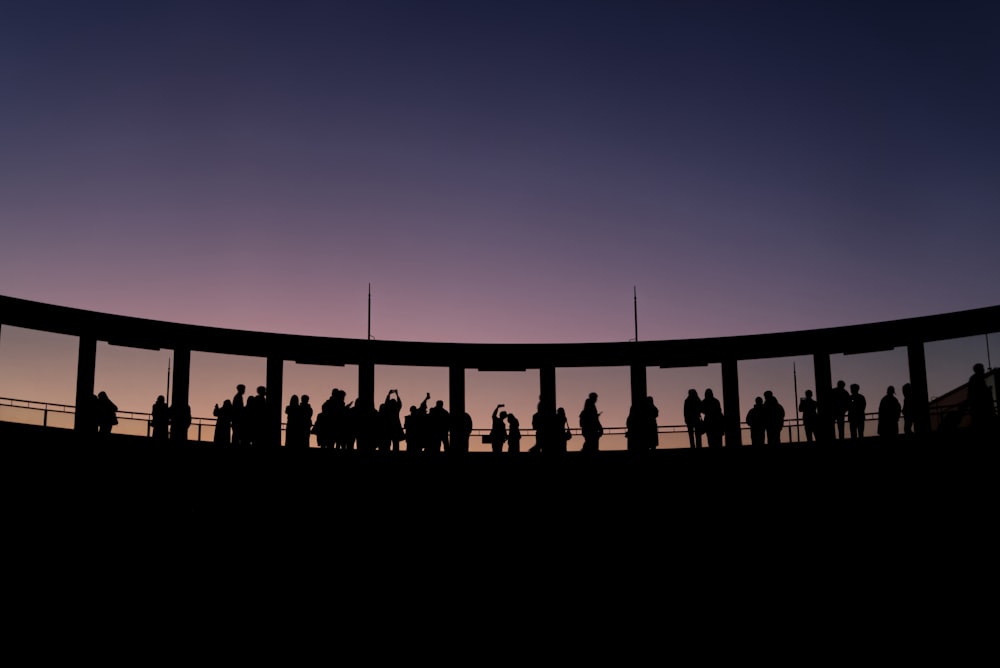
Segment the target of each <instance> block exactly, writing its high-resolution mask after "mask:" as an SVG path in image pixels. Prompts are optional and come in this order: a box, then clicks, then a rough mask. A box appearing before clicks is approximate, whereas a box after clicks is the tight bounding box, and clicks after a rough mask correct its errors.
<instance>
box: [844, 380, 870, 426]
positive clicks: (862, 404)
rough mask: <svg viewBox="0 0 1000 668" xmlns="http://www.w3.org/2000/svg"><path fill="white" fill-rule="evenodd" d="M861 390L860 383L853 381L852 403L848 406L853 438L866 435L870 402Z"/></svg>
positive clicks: (848, 419)
mask: <svg viewBox="0 0 1000 668" xmlns="http://www.w3.org/2000/svg"><path fill="white" fill-rule="evenodd" d="M860 390H861V386H860V385H858V384H857V383H851V395H850V397H851V403H850V405H849V406H848V407H847V421H848V422H849V423H850V425H851V438H864V437H865V411H866V409H867V408H868V402H867V401H866V400H865V395H863V394H861V392H860Z"/></svg>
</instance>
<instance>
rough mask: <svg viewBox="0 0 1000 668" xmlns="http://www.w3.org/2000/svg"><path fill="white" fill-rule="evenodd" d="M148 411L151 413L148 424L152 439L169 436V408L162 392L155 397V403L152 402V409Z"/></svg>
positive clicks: (158, 439) (157, 439)
mask: <svg viewBox="0 0 1000 668" xmlns="http://www.w3.org/2000/svg"><path fill="white" fill-rule="evenodd" d="M150 412H151V413H152V415H151V419H150V421H149V424H150V426H151V427H152V428H153V440H154V441H165V440H167V438H168V437H169V436H170V408H169V407H168V406H167V400H166V399H165V398H164V396H163V395H162V394H161V395H160V396H158V397H156V403H154V404H153V409H152V411H150Z"/></svg>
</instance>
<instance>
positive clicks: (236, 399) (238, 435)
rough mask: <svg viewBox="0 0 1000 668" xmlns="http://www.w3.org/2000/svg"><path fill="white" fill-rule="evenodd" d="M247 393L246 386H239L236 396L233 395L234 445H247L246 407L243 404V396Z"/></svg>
mask: <svg viewBox="0 0 1000 668" xmlns="http://www.w3.org/2000/svg"><path fill="white" fill-rule="evenodd" d="M246 391H247V386H246V385H237V386H236V394H234V395H233V415H232V424H233V445H245V443H244V438H245V437H244V434H243V432H244V431H245V430H244V425H245V424H246V406H245V405H244V403H243V395H244V394H245V393H246Z"/></svg>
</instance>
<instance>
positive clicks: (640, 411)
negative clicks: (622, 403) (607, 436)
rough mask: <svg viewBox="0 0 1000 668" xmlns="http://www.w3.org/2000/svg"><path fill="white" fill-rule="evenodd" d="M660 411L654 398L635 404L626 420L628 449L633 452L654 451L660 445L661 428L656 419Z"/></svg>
mask: <svg viewBox="0 0 1000 668" xmlns="http://www.w3.org/2000/svg"><path fill="white" fill-rule="evenodd" d="M659 415H660V409H658V408H657V407H656V404H655V403H653V397H646V398H645V399H643V400H642V401H640V402H639V403H638V404H633V405H632V407H631V408H630V409H629V413H628V417H627V418H626V419H625V438H626V440H627V442H628V445H627V448H628V450H630V451H632V452H644V451H646V450H654V449H656V447H657V446H658V445H659V444H660V434H659V427H658V426H657V424H656V418H657V417H659Z"/></svg>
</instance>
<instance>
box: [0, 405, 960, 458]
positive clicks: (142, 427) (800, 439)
mask: <svg viewBox="0 0 1000 668" xmlns="http://www.w3.org/2000/svg"><path fill="white" fill-rule="evenodd" d="M4 408H7V409H12V410H14V411H28V412H29V414H35V415H37V414H39V413H40V414H41V415H40V418H41V420H40V424H41V426H43V427H49V426H54V425H50V422H51V421H52V419H57V421H62V422H64V423H67V424H65V425H64V426H65V427H68V428H72V426H73V423H72V420H71V419H70V420H67V418H72V417H73V416H75V414H76V407H75V406H73V405H71V404H59V403H52V402H47V401H33V400H28V399H15V398H11V397H0V421H6V422H22V423H27V424H38V423H39V421H38V420H28V421H25V420H8V419H5V417H4V416H3V411H2V409H4ZM934 412H935V411H934V410H933V409H932V413H934ZM953 412H954V407H951V408H944V409H940V410H938V411H936V413H938V415H937V417H938V418H939V419H942V418H944V417H945V415H946V414H947V413H953ZM117 417H118V425H119V430H118V431H119V432H124V433H127V434H132V435H137V436H141V435H145V436H146V437H150V436H151V435H152V414H151V413H146V412H141V411H118V412H117ZM871 422H875V423H877V422H878V413H877V412H869V413H865V423H866V424H868V423H871ZM902 422H903V421H902V418H900V425H902ZM215 423H216V420H215V418H214V417H192V418H191V427H193V428H194V430H195V432H194V433H195V436H194V438H190V439H189V440H193V441H205V442H207V441H211V440H212V439H213V437H214V433H215ZM285 427H286V423H284V422H282V424H281V430H282V432H284V431H285ZM740 428H741V430H742V432H743V434H744V438H743V439H742V440H743V442H744V445H746V444H749V436H748V434H749V431H750V428H749V427H748V426H747V424H746V423H745V422H741V423H740ZM782 431H783V432H784V433H785V434H786V436H785V437H784V438H783V441H784V442H786V443H804V442H806V441H805V427H804V425H803V421H802V418H801V417H800V416H795V417H791V418H786V419H785V424H784V427H783V429H782ZM865 431H866V434H867V435H868V436H874V435H875V431H874V430H871V431H870V430H868V429H866V430H865ZM570 432H571V433H572V434H573V435H574V436H575V437H579V438H582V437H581V431H580V429H579V428H578V427H570ZM626 432H627V429H626V428H625V427H605V428H604V437H605V438H608V439H609V440H611V441H616V440H617V441H620V440H623V439H624V438H625V435H626ZM189 433H190V432H189ZM489 433H490V430H489V429H485V428H474V429H473V430H472V435H471V440H472V441H473V442H480V441H482V440H483V439H484V437H486V436H488V435H489ZM657 433H658V434H659V435H661V436H667V437H672V438H678V437H680V436H683V437H684V441H683V445H681V446H675V447H686V445H687V438H686V437H687V426H686V425H683V424H680V425H677V424H668V425H659V426H658V427H657ZM900 433H902V426H901V427H900ZM521 436H522V437H523V438H528V439H533V438H534V436H535V431H534V429H531V428H530V427H529V428H525V429H522V430H521ZM310 440H311V441H312V437H311V435H310ZM702 442H703V445H707V441H706V439H705V438H704V436H703V437H702ZM313 445H314V444H313Z"/></svg>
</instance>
